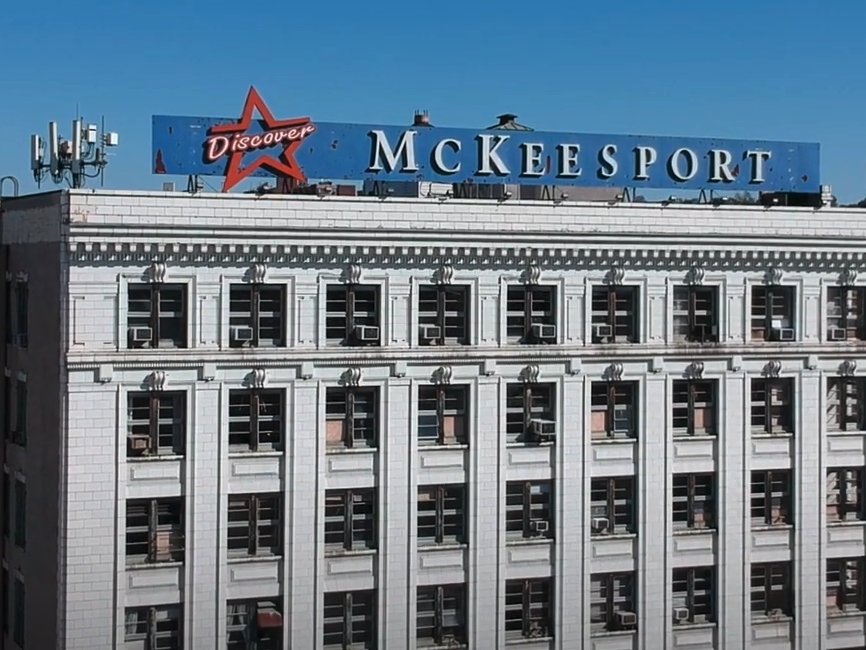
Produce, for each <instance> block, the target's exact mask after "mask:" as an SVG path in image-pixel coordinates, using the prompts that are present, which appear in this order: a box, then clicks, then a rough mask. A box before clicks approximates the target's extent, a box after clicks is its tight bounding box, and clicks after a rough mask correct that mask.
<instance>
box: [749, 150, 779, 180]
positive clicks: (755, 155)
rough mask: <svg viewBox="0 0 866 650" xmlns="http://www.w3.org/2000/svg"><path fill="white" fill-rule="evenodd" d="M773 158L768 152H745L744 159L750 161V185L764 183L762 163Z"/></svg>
mask: <svg viewBox="0 0 866 650" xmlns="http://www.w3.org/2000/svg"><path fill="white" fill-rule="evenodd" d="M772 157H773V154H772V152H770V151H747V152H746V158H748V159H749V160H751V161H752V181H751V182H752V183H763V182H764V180H765V179H764V163H765V162H767V161H768V160H769V159H770V158H772Z"/></svg>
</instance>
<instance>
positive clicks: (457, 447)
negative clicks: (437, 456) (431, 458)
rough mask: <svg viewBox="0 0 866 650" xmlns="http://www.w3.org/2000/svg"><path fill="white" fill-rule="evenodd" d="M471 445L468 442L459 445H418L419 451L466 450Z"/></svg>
mask: <svg viewBox="0 0 866 650" xmlns="http://www.w3.org/2000/svg"><path fill="white" fill-rule="evenodd" d="M467 449H469V445H468V444H466V443H463V444H457V445H418V451H466V450H467Z"/></svg>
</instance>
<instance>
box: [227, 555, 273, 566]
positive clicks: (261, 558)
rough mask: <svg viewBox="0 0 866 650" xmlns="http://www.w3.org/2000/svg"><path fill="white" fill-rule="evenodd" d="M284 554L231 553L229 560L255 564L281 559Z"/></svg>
mask: <svg viewBox="0 0 866 650" xmlns="http://www.w3.org/2000/svg"><path fill="white" fill-rule="evenodd" d="M282 557H283V556H282V555H243V556H239V555H235V556H232V555H229V556H228V557H227V561H228V563H229V564H254V563H256V562H273V561H275V560H281V559H282Z"/></svg>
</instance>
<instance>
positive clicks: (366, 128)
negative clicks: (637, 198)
mask: <svg viewBox="0 0 866 650" xmlns="http://www.w3.org/2000/svg"><path fill="white" fill-rule="evenodd" d="M256 110H257V111H258V113H259V114H260V115H261V118H260V119H259V118H254V117H253V113H254V111H256ZM819 155H820V150H819V145H817V144H811V143H796V142H767V141H740V140H722V139H711V138H678V137H653V136H646V137H644V136H632V135H629V136H615V135H594V134H582V133H550V132H547V133H545V132H541V131H513V130H496V129H494V130H484V129H480V130H479V129H451V128H439V127H430V126H413V127H408V128H407V127H401V126H374V125H362V124H340V123H322V122H318V123H317V122H314V121H313V120H312V119H310V118H309V117H302V118H292V119H282V120H276V119H274V117H273V115H272V114H271V113H270V111H269V110H268V108H267V106H266V105H265V104H264V102H262V100H261V98H260V97H259V95H258V93H257V92H256V91H255V89H250V94H249V96H248V97H247V103H246V105H245V107H244V111H243V114H242V117H241V118H240V120H232V119H217V118H205V117H175V116H164V115H158V116H154V118H153V170H154V173H157V174H200V175H211V176H223V177H225V184H224V188H223V189H224V190H226V191H228V190H230V189H231V188H232V187H234V186H235V185H237V183H239V182H240V181H241V180H243V179H244V178H246V177H249V176H273V175H278V176H286V177H290V178H294V179H296V180H298V181H300V182H304V181H306V180H307V179H314V180H331V181H338V180H352V181H362V180H379V181H434V182H444V183H461V182H467V181H468V182H472V183H516V184H522V185H557V186H563V185H572V186H584V187H619V188H621V187H634V188H659V189H670V190H682V189H685V190H700V189H714V190H730V191H766V192H769V191H774V192H819V191H820V178H819V169H820V165H819Z"/></svg>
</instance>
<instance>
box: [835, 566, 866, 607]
mask: <svg viewBox="0 0 866 650" xmlns="http://www.w3.org/2000/svg"><path fill="white" fill-rule="evenodd" d="M863 576H864V559H863V558H862V557H858V558H845V559H833V560H827V613H828V614H830V615H833V614H841V613H843V612H862V611H866V590H864V586H866V585H864V582H863Z"/></svg>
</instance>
